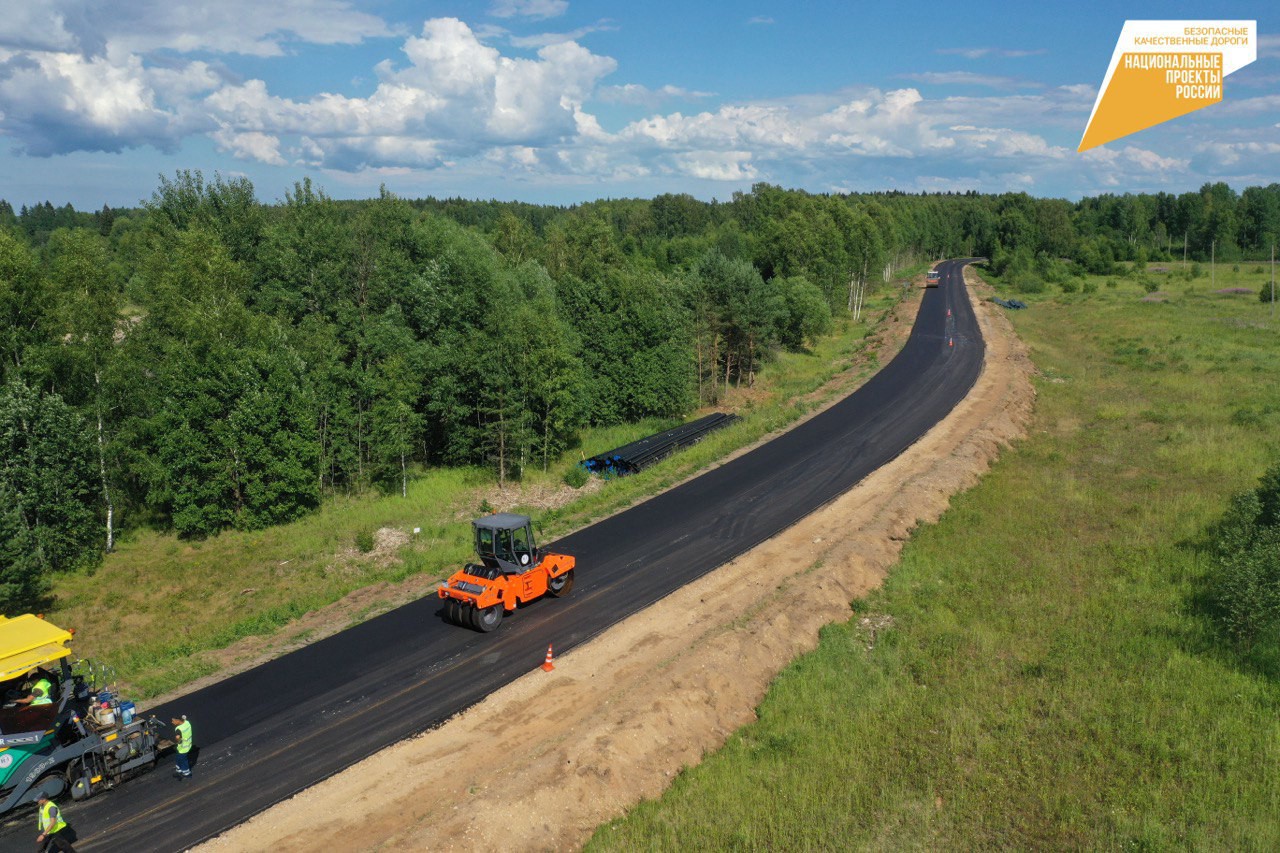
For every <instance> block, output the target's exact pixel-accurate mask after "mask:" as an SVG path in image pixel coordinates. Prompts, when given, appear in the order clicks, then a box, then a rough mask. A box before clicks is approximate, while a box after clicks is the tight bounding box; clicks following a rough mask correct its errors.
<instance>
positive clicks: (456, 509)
mask: <svg viewBox="0 0 1280 853" xmlns="http://www.w3.org/2000/svg"><path fill="white" fill-rule="evenodd" d="M896 302H897V293H896V292H888V291H886V292H885V293H882V294H880V295H879V296H877V298H876V299H874V300H870V301H869V302H868V305H867V309H868V311H867V314H868V316H871V317H879V316H881V315H883V313H884V312H885V311H886V310H887V309H889V308H890V307H892V306H893V305H894V304H896ZM875 331H876V326H875V325H874V323H860V324H853V323H845V324H842V325H841V327H840V328H839V329H838V331H837V333H836V334H834V335H832V336H831V337H829V338H827V339H826V340H824V341H822V342H821V343H820V344H819V345H818V346H817V347H816V348H815V349H814V351H813V352H812V353H807V354H792V353H784V354H782V355H780V356H779V357H778V358H777V359H776V360H775V361H774V362H772V363H770V364H768V365H767V366H766V367H765V369H764V370H763V371H762V373H761V375H760V377H759V379H758V382H757V387H756V388H754V389H731V390H730V391H729V392H728V393H727V394H726V395H725V401H724V402H725V404H726V406H727V407H729V408H736V409H738V410H739V411H740V413H741V414H743V415H744V416H745V417H744V418H743V421H742V422H741V423H739V424H737V425H735V426H734V427H732V428H731V429H728V430H724V431H722V432H721V433H718V434H716V435H715V436H714V437H712V438H711V439H709V440H707V441H704V442H702V443H700V444H699V445H697V446H696V447H695V448H693V449H691V450H689V451H686V452H683V453H680V454H677V455H676V456H675V457H673V458H671V459H669V460H667V461H666V462H664V463H662V464H660V465H657V466H655V467H653V468H652V469H649V470H647V471H645V472H643V473H642V474H640V475H637V476H634V477H628V478H625V479H622V480H617V481H613V482H611V483H609V484H607V486H606V487H605V488H604V489H601V490H599V491H597V492H594V493H592V494H585V495H584V496H583V497H582V498H580V499H578V500H576V501H575V502H574V503H572V504H570V505H568V506H566V507H562V508H561V509H559V510H554V511H547V512H543V511H539V510H535V509H531V508H529V507H521V506H501V507H494V508H495V509H501V510H508V511H516V512H527V513H528V514H530V515H533V516H534V518H535V522H536V524H537V527H538V530H539V533H540V535H541V536H543V537H547V538H549V537H553V536H557V535H560V534H563V533H565V532H567V531H568V530H570V529H573V528H575V527H577V526H580V525H582V524H585V523H587V522H588V521H590V520H591V519H595V518H600V517H602V516H604V515H606V514H609V513H611V512H614V511H616V510H618V509H619V508H621V507H624V506H626V505H628V504H630V503H632V502H634V501H636V500H640V499H642V498H644V497H646V496H648V495H650V494H652V493H654V492H655V491H657V490H659V489H661V488H663V487H665V486H666V485H668V484H670V483H672V482H675V481H678V480H680V479H683V478H684V477H687V476H689V475H690V474H692V473H693V472H695V471H696V470H697V469H699V468H701V467H705V466H706V465H708V464H710V463H712V462H714V461H715V460H716V459H717V458H719V457H720V456H722V455H723V454H725V453H728V452H730V451H732V450H734V449H736V448H738V447H741V446H742V445H744V444H747V443H750V442H752V441H754V440H755V439H756V438H758V437H760V436H761V435H763V434H765V433H767V432H769V431H770V430H773V429H776V428H778V427H781V426H783V425H785V424H786V423H789V422H790V421H792V420H794V419H795V418H796V417H799V416H800V415H802V414H803V413H805V412H806V411H808V410H809V408H811V407H812V406H813V405H815V403H814V402H808V403H803V404H800V403H796V402H795V398H797V397H799V396H802V395H804V394H807V393H809V392H812V391H813V390H814V389H815V388H817V387H819V386H820V385H822V383H824V382H825V381H827V380H828V379H829V378H831V377H833V376H835V375H836V374H837V373H838V372H840V371H841V370H842V369H846V368H847V366H848V363H849V359H850V358H851V357H852V356H853V355H854V354H855V353H857V352H860V351H861V350H862V349H863V348H865V346H866V345H867V342H866V341H865V340H864V338H865V337H866V336H867V335H868V333H874V332H875ZM861 372H862V373H863V374H866V373H869V372H870V368H869V367H864V368H863V369H862V371H861ZM672 425H673V423H672V422H668V421H661V420H653V421H646V422H643V423H638V424H628V425H624V426H617V427H608V428H600V429H593V430H588V431H586V432H585V433H584V435H583V437H582V443H581V448H580V449H579V450H577V451H575V452H573V453H570V454H566V455H565V457H564V458H563V459H561V460H559V461H558V462H557V463H556V464H555V465H553V466H551V468H550V469H549V470H548V471H545V472H544V471H539V470H530V471H528V472H527V473H526V478H525V479H526V482H527V483H529V484H533V485H550V486H558V485H559V484H561V482H562V478H563V476H564V474H565V472H566V471H567V470H568V469H569V468H570V467H572V466H573V465H575V464H577V462H578V460H579V458H581V457H582V456H583V455H586V456H589V455H593V454H595V453H598V452H602V451H605V450H608V449H609V448H611V447H616V446H618V445H621V444H625V443H627V442H630V441H634V440H635V439H638V438H641V437H643V436H645V435H648V434H651V433H653V432H656V431H659V430H662V429H666V428H668V427H670V426H672ZM493 486H494V478H493V476H492V474H491V473H490V472H488V471H483V470H479V469H432V470H429V471H420V472H418V473H417V475H416V476H414V477H413V479H412V480H411V481H410V483H409V489H408V495H407V497H405V498H401V497H400V496H399V495H394V496H383V495H379V494H365V495H355V496H338V497H334V498H330V499H328V500H326V501H325V503H324V505H323V506H322V507H321V509H320V510H319V511H317V512H316V513H314V514H312V515H310V516H308V517H306V518H303V519H301V520H299V521H297V522H294V523H292V524H287V525H280V526H277V527H272V528H268V529H266V530H261V531H253V532H237V531H228V532H224V533H222V534H221V535H219V536H215V537H212V538H210V539H206V540H183V539H179V538H178V537H176V536H174V535H172V534H166V533H160V532H157V531H154V530H148V529H135V530H131V531H128V532H126V533H125V534H124V535H123V536H122V538H121V539H120V541H119V542H118V547H117V550H116V552H115V553H113V554H111V555H109V556H108V557H107V559H106V560H105V562H104V563H103V565H102V566H101V567H100V568H99V569H97V571H95V572H93V573H83V574H71V575H64V576H61V577H58V578H56V579H55V585H54V596H55V606H54V607H53V608H52V609H51V610H50V611H49V614H48V615H49V618H50V619H51V620H52V621H54V622H55V623H57V624H60V625H63V626H66V627H73V628H75V629H77V631H78V634H77V641H76V652H77V653H78V654H80V655H83V656H85V657H91V658H93V659H94V660H103V661H106V662H108V663H109V664H111V665H112V666H113V667H114V668H115V669H116V671H117V672H118V673H119V675H120V678H121V682H122V687H124V689H126V690H127V691H128V692H130V693H131V694H132V695H133V696H134V697H135V698H145V697H149V696H155V695H157V694H159V693H163V692H165V691H168V690H171V689H173V688H175V687H178V686H181V685H183V684H185V683H187V682H189V681H192V680H194V679H196V678H200V677H202V676H206V675H210V674H213V673H215V672H217V671H218V670H219V669H220V668H221V667H222V666H223V665H225V661H224V660H223V659H222V658H221V657H219V656H217V655H214V654H212V653H213V652H215V651H216V650H220V649H224V648H226V647H228V646H230V645H232V644H233V643H235V642H236V641H238V640H241V639H243V638H246V637H270V636H272V635H275V634H277V633H278V632H279V631H280V630H281V629H282V628H283V627H285V626H287V625H289V624H290V623H291V622H293V621H294V620H296V619H297V618H298V617H300V616H302V615H304V614H306V613H308V612H311V611H313V610H316V609H318V608H320V607H323V606H325V605H328V604H331V603H333V602H335V601H338V600H339V599H341V598H342V597H343V596H345V595H347V594H348V593H351V592H353V591H355V590H358V589H361V588H363V587H367V586H369V585H371V584H375V583H382V582H387V583H395V582H397V581H402V580H404V579H406V578H409V577H411V576H414V575H425V576H426V577H428V578H431V579H434V578H443V577H445V576H447V575H448V574H449V573H451V572H452V571H453V570H454V569H455V568H457V567H458V566H459V565H460V564H462V563H463V562H465V561H466V559H467V557H468V556H469V554H470V538H469V537H470V527H469V525H468V524H467V521H468V520H469V519H470V518H473V517H475V516H476V515H477V514H478V513H479V512H480V503H481V500H482V496H483V494H484V493H486V492H492V490H493ZM388 527H389V528H395V529H398V530H401V531H409V530H412V529H413V528H415V527H416V528H420V529H421V533H419V534H418V535H417V536H414V537H412V539H411V541H410V542H409V543H408V544H407V545H406V546H404V547H403V548H399V549H397V550H396V551H395V552H394V554H387V553H384V552H381V551H378V550H377V549H374V550H373V551H370V544H371V538H372V537H373V536H374V534H375V532H376V531H378V530H379V529H381V528H388ZM392 557H394V558H392ZM381 607H382V605H379V604H369V605H366V606H365V607H364V608H363V609H362V610H361V612H360V613H358V614H356V615H355V616H353V617H351V618H352V620H353V621H360V620H361V619H364V618H368V617H369V616H372V615H375V614H376V613H377V612H380V610H381Z"/></svg>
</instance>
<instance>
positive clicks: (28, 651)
mask: <svg viewBox="0 0 1280 853" xmlns="http://www.w3.org/2000/svg"><path fill="white" fill-rule="evenodd" d="M71 637H72V633H71V632H70V631H65V630H63V629H62V628H59V627H57V626H56V625H54V624H52V623H51V622H47V621H45V620H44V619H42V618H40V617H39V616H32V615H30V614H28V615H25V616H16V617H14V618H12V619H8V618H5V617H3V616H0V696H2V697H3V705H2V706H0V814H3V813H4V812H8V811H12V810H13V809H15V808H17V807H19V806H22V805H25V804H27V803H34V802H35V801H36V798H37V797H38V795H40V794H41V793H43V794H45V795H46V796H47V797H49V798H50V799H57V798H58V797H60V796H62V795H63V794H65V793H67V792H68V791H70V792H71V797H72V799H76V800H83V799H86V798H88V797H91V796H93V795H94V794H96V793H98V792H99V791H104V790H106V789H108V788H113V787H115V786H116V785H117V784H119V783H120V782H123V781H124V780H126V779H128V778H131V777H132V776H134V775H137V774H139V773H142V772H145V771H147V770H150V769H151V768H152V767H153V766H155V763H156V761H157V760H158V759H159V757H160V751H161V749H162V748H164V747H167V746H170V745H171V744H169V743H168V742H167V741H161V739H160V732H159V729H160V725H161V724H160V723H159V722H158V721H157V720H155V719H154V718H150V719H142V718H141V717H135V716H134V706H133V703H132V702H127V701H125V702H122V701H120V699H119V697H117V696H115V695H114V694H112V693H111V692H110V691H108V690H107V689H106V684H105V683H101V684H100V683H99V682H100V681H101V682H105V681H106V678H107V670H106V669H105V668H104V667H98V668H96V669H95V667H94V666H93V664H91V663H89V662H87V661H79V660H77V661H75V662H74V663H73V662H72V660H71V647H70V645H69V643H70V642H71Z"/></svg>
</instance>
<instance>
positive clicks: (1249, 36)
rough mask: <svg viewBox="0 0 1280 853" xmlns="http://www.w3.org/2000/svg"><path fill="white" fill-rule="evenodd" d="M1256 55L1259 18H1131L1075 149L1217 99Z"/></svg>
mask: <svg viewBox="0 0 1280 853" xmlns="http://www.w3.org/2000/svg"><path fill="white" fill-rule="evenodd" d="M1257 58H1258V22H1257V21H1125V22H1124V29H1122V30H1121V31H1120V40H1119V41H1118V42H1116V49H1115V52H1114V53H1113V54H1112V55H1111V64H1110V65H1109V66H1107V76H1106V77H1104V78H1103V80H1102V88H1101V89H1099V90H1098V99H1097V100H1096V101H1094V103H1093V112H1092V113H1090V114H1089V123H1088V124H1087V125H1086V126H1085V129H1084V136H1083V137H1082V138H1081V140H1080V147H1079V148H1078V149H1077V150H1078V151H1088V150H1089V149H1090V148H1096V147H1097V146H1099V145H1105V144H1107V143H1108V142H1111V141H1112V140H1115V139H1119V138H1121V137H1122V136H1128V135H1129V134H1131V133H1137V132H1138V131H1140V130H1146V129H1147V128H1148V127H1153V126H1155V125H1157V124H1160V123H1161V122H1165V121H1169V120H1170V119H1174V118H1177V117H1178V116H1183V115H1186V114H1187V113H1190V112H1194V111H1196V110H1198V109H1201V108H1203V107H1207V106H1209V105H1210V104H1216V103H1218V102H1219V101H1221V100H1222V87H1223V82H1222V81H1223V79H1224V78H1225V77H1226V76H1227V75H1228V74H1231V73H1233V72H1235V71H1239V70H1240V69H1241V68H1244V67H1245V66H1246V65H1248V64H1249V63H1251V62H1253V61H1254V60H1256V59H1257Z"/></svg>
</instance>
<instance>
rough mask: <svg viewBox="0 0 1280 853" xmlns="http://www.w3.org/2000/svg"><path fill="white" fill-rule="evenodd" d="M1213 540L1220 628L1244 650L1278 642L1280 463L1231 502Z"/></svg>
mask: <svg viewBox="0 0 1280 853" xmlns="http://www.w3.org/2000/svg"><path fill="white" fill-rule="evenodd" d="M1210 542H1211V545H1210V550H1211V556H1212V563H1211V568H1210V574H1209V578H1208V580H1209V584H1208V587H1209V600H1210V606H1211V609H1212V612H1213V614H1214V617H1215V618H1216V621H1217V623H1218V625H1219V627H1220V628H1221V629H1222V630H1223V631H1224V632H1225V633H1226V634H1227V635H1228V636H1230V637H1231V638H1232V639H1233V640H1235V641H1236V642H1237V643H1239V644H1240V645H1242V646H1245V647H1246V648H1247V647H1250V646H1252V645H1253V644H1254V643H1256V642H1257V641H1258V640H1259V639H1262V638H1264V637H1265V638H1269V639H1271V640H1273V641H1275V640H1280V465H1276V466H1274V467H1272V468H1271V469H1270V470H1269V471H1267V473H1266V474H1264V475H1263V477H1262V482H1261V484H1260V485H1259V486H1258V488H1256V489H1254V490H1253V491H1250V492H1245V493H1244V494H1241V495H1236V496H1235V497H1234V498H1232V500H1231V505H1230V508H1229V509H1228V510H1227V512H1226V515H1224V516H1223V518H1222V520H1221V521H1220V522H1219V523H1218V524H1217V525H1215V527H1214V529H1213V530H1212V531H1211V534H1210Z"/></svg>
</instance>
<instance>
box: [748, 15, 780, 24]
mask: <svg viewBox="0 0 1280 853" xmlns="http://www.w3.org/2000/svg"><path fill="white" fill-rule="evenodd" d="M747 23H748V24H750V25H753V26H754V25H765V26H768V25H769V24H772V23H774V20H773V18H770V17H769V16H768V15H756V16H755V17H754V18H747Z"/></svg>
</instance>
